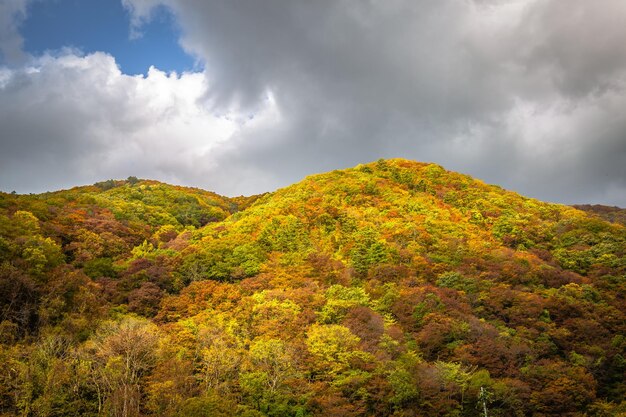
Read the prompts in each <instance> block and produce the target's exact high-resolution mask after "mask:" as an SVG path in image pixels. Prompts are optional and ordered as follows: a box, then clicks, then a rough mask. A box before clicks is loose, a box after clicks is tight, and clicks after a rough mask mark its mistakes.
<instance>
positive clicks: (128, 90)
mask: <svg viewBox="0 0 626 417" xmlns="http://www.w3.org/2000/svg"><path fill="white" fill-rule="evenodd" d="M205 88H206V86H205V80H204V77H203V75H202V74H198V73H189V74H187V73H185V74H182V75H180V76H179V75H177V74H174V73H173V74H169V75H168V74H165V73H163V72H161V71H159V70H157V69H154V68H151V69H150V70H149V71H148V74H147V76H145V77H144V76H141V75H139V76H128V75H124V74H122V73H121V72H120V70H119V68H118V67H117V65H116V63H115V60H114V58H113V57H111V56H110V55H107V54H104V53H95V54H91V55H87V56H77V55H75V54H73V53H66V54H62V55H60V56H56V57H53V56H44V57H41V58H40V59H38V60H37V61H36V62H33V63H32V65H29V66H28V67H24V68H22V69H19V70H8V69H5V70H3V71H2V72H1V73H0V125H1V126H2V133H1V134H0V135H1V137H2V141H1V143H2V152H1V153H0V178H2V188H3V189H5V190H11V189H16V190H19V191H26V192H40V191H45V190H47V189H49V188H50V187H51V186H53V187H55V188H56V187H59V186H62V187H68V186H73V185H77V184H80V183H93V182H95V181H99V180H102V179H106V178H110V177H115V178H120V177H122V178H124V177H126V176H130V175H136V176H141V177H151V178H162V179H164V180H169V181H173V182H180V181H181V178H184V179H187V181H191V182H193V181H196V182H201V181H200V180H201V178H202V176H203V175H204V174H206V172H207V169H208V167H210V166H211V164H212V160H211V158H210V156H207V155H208V154H209V153H210V151H211V149H212V147H214V146H217V144H219V142H220V141H223V140H226V139H227V138H228V137H229V136H230V135H231V133H232V130H233V128H234V123H233V122H231V121H228V120H226V119H224V118H220V117H216V116H215V115H213V114H212V113H210V112H209V111H208V110H207V109H206V108H205V107H203V106H202V105H200V104H199V101H198V100H199V99H200V98H201V96H202V94H203V91H204V90H205Z"/></svg>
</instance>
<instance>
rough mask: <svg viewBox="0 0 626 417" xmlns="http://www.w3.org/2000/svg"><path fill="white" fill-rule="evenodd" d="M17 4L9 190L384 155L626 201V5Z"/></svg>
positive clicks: (199, 178)
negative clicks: (625, 22)
mask: <svg viewBox="0 0 626 417" xmlns="http://www.w3.org/2000/svg"><path fill="white" fill-rule="evenodd" d="M566 3H567V5H566V6H565V5H564V4H565V2H564V1H563V0H333V1H328V0H316V1H307V0H291V1H284V0H281V1H279V0H263V1H259V0H229V1H226V0H205V1H194V0H0V190H3V191H6V192H10V191H13V190H15V191H17V192H19V193H38V192H44V191H51V190H56V189H63V188H70V187H72V186H76V185H83V184H91V183H94V182H97V181H102V180H106V179H109V178H126V177H128V176H137V177H140V178H150V179H157V180H160V181H164V182H168V183H174V184H181V185H189V186H195V187H200V188H204V189H208V190H212V191H215V192H218V193H220V194H224V195H230V196H233V195H240V194H244V195H249V194H256V193H260V192H265V191H272V190H275V189H277V188H279V187H283V186H286V185H289V184H291V183H294V182H297V181H299V180H300V179H302V178H303V177H305V176H307V175H310V174H314V173H320V172H325V171H330V170H333V169H340V168H347V167H351V166H355V165H357V164H359V163H365V162H370V161H375V160H377V159H379V158H392V157H399V158H407V159H413V160H417V161H424V162H435V163H438V164H440V165H442V166H443V167H445V168H446V169H448V170H453V171H459V172H463V173H466V174H469V175H472V176H475V177H477V178H480V179H482V180H484V181H485V182H488V183H491V184H498V185H500V186H502V187H504V188H507V189H510V190H513V191H516V192H519V193H522V194H524V195H527V196H529V197H534V198H538V199H541V200H545V201H551V202H558V203H565V204H575V203H594V204H607V205H617V206H620V207H626V25H624V21H626V1H624V0H596V1H589V0H568V1H567V2H566Z"/></svg>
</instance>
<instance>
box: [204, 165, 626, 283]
mask: <svg viewBox="0 0 626 417" xmlns="http://www.w3.org/2000/svg"><path fill="white" fill-rule="evenodd" d="M201 233H202V236H203V237H202V240H200V241H197V242H196V245H197V248H198V250H199V251H211V252H213V254H215V251H213V249H212V248H214V246H219V247H223V248H227V247H228V242H233V244H235V245H239V244H240V243H242V244H243V243H244V242H245V244H244V247H245V249H241V247H240V246H238V247H240V249H239V251H240V252H241V253H240V254H239V255H241V256H237V257H236V258H237V260H236V261H233V263H236V264H238V265H241V264H245V263H246V262H249V264H250V265H252V264H255V265H257V264H258V263H259V262H260V260H262V259H266V257H267V256H268V255H269V254H278V255H280V256H284V257H286V258H287V259H289V262H292V263H293V262H297V261H303V260H305V259H306V258H307V257H308V256H311V255H315V254H320V253H321V254H324V255H328V256H331V257H332V258H333V259H336V260H340V261H345V262H346V263H347V264H348V265H350V266H351V267H353V269H354V271H355V273H357V274H360V275H366V274H367V273H368V272H371V270H372V269H376V268H380V267H381V266H390V265H391V266H403V267H406V268H408V269H409V270H410V271H411V273H412V274H417V275H419V276H423V277H434V276H436V275H437V274H439V273H441V272H443V271H447V270H462V271H463V272H464V273H466V274H468V275H470V276H474V277H493V278H494V279H496V275H497V279H498V280H510V281H517V282H527V283H533V284H543V285H548V286H551V285H558V284H560V283H561V282H560V281H562V280H563V279H573V278H572V275H568V274H565V275H564V276H563V277H561V278H558V277H557V275H558V273H557V272H558V271H560V270H561V269H565V270H568V271H571V272H574V273H576V274H579V277H578V278H577V279H583V278H582V277H586V276H595V275H597V274H605V272H606V270H607V268H608V269H610V270H612V271H614V272H615V273H623V271H624V267H625V262H624V242H625V238H626V232H625V229H624V227H623V226H620V225H616V224H610V223H607V222H604V221H602V220H600V219H598V218H595V217H592V216H589V215H587V214H585V213H583V212H581V211H579V210H576V209H574V208H572V207H569V206H563V205H556V204H549V203H544V202H540V201H538V200H534V199H530V198H526V197H523V196H520V195H519V194H516V193H513V192H509V191H505V190H503V189H502V188H500V187H497V186H493V185H487V184H485V183H483V182H481V181H478V180H475V179H473V178H471V177H469V176H466V175H462V174H458V173H454V172H449V171H446V170H444V169H443V168H442V167H440V166H438V165H435V164H424V163H417V162H412V161H407V160H401V159H394V160H387V161H378V162H374V163H371V164H366V165H360V166H357V167H355V168H352V169H346V170H340V171H333V172H329V173H325V174H320V175H313V176H310V177H307V178H306V179H304V180H303V181H301V182H299V183H297V184H294V185H292V186H289V187H286V188H283V189H280V190H278V191H276V192H274V193H271V194H268V195H266V196H264V197H262V198H260V199H259V200H257V201H256V202H255V203H254V204H253V205H252V206H251V207H249V208H247V209H246V210H244V211H242V212H239V213H236V214H234V215H233V216H231V217H229V218H228V219H226V220H225V221H224V222H223V223H219V224H213V225H209V226H207V227H206V228H205V229H203V230H202V231H201ZM197 238H199V236H198V237H197ZM244 252H249V253H248V254H245V253H244ZM242 261H244V262H242ZM216 262H218V263H219V261H216ZM222 264H223V263H222ZM253 270H254V271H256V269H254V268H253ZM250 272H253V271H250ZM239 273H241V270H239ZM227 275H228V273H227V272H225V271H223V273H222V274H221V275H220V274H216V275H215V276H214V277H221V278H229V277H228V276H227ZM555 280H556V281H555ZM553 281H554V282H553Z"/></svg>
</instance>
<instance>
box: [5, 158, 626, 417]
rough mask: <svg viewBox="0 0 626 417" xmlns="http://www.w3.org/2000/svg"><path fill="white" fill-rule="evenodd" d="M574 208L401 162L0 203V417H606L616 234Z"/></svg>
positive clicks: (625, 248) (138, 184) (625, 330)
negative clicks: (295, 178)
mask: <svg viewBox="0 0 626 417" xmlns="http://www.w3.org/2000/svg"><path fill="white" fill-rule="evenodd" d="M585 209H586V210H589V211H590V212H592V213H596V214H588V213H585V212H582V211H580V210H577V209H574V208H571V207H566V206H560V205H554V204H548V203H542V202H539V201H536V200H532V199H528V198H525V197H522V196H519V195H517V194H515V193H511V192H507V191H505V190H502V189H501V188H499V187H497V186H491V185H487V184H484V183H482V182H480V181H477V180H474V179H472V178H471V177H468V176H465V175H460V174H456V173H453V172H448V171H446V170H445V169H443V168H442V167H440V166H438V165H435V164H421V163H416V162H412V161H406V160H402V159H393V160H380V161H377V162H374V163H370V164H364V165H360V166H358V167H356V168H354V169H346V170H338V171H333V172H330V173H326V174H320V175H314V176H311V177H308V178H306V179H304V180H303V181H302V182H300V183H298V184H294V185H291V186H289V187H285V188H283V189H280V190H277V191H275V192H273V193H268V194H264V195H261V196H251V197H236V198H226V197H221V196H218V195H216V194H214V193H210V192H206V191H202V190H198V189H192V188H185V187H176V186H170V185H166V184H161V183H158V182H156V181H149V180H141V179H138V178H135V177H129V178H128V179H127V180H125V181H118V180H109V181H105V182H102V183H98V184H96V185H94V186H89V187H77V188H74V189H71V190H66V191H59V192H55V193H46V194H41V195H28V196H20V195H12V194H3V193H0V311H1V312H2V317H0V363H2V364H3V365H6V366H5V367H4V369H6V370H5V372H2V373H0V415H42V416H44V415H47V416H53V415H85V416H95V415H111V416H118V415H119V416H121V415H124V416H138V415H146V416H149V415H152V416H157V415H158V416H205V415H206V416H214V415H215V416H220V415H234V416H315V415H337V416H339V415H341V416H344V415H346V416H350V415H351V416H381V417H383V416H388V417H392V416H406V415H456V416H477V415H481V413H482V407H484V406H487V407H488V409H489V415H493V416H520V417H521V416H525V415H537V416H539V415H544V416H548V415H553V416H554V415H571V416H574V415H599V416H604V415H606V416H609V415H620V414H619V413H623V410H624V402H623V398H624V397H625V396H626V384H625V383H624V371H625V370H626V360H625V359H624V358H625V357H626V337H625V336H624V335H626V325H625V323H626V316H625V311H626V304H625V301H624V297H623V296H622V294H624V293H625V292H626V280H625V277H626V229H625V228H624V226H623V224H621V223H620V222H619V221H617V220H616V221H615V222H614V223H609V222H606V221H604V220H602V217H605V218H608V219H613V220H615V219H618V218H619V214H620V213H621V212H619V210H618V211H615V210H607V209H602V208H593V209H590V208H586V207H585ZM616 216H618V217H616ZM128 312H131V313H128ZM140 316H143V317H140Z"/></svg>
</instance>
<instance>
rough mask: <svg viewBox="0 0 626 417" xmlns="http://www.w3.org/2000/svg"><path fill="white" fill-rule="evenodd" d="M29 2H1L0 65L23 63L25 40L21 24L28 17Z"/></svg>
mask: <svg viewBox="0 0 626 417" xmlns="http://www.w3.org/2000/svg"><path fill="white" fill-rule="evenodd" d="M27 3H28V0H4V1H2V2H0V64H1V63H3V62H4V63H9V64H15V63H20V62H23V61H24V60H25V59H26V54H25V53H24V52H23V51H22V45H23V43H24V40H23V39H22V37H21V36H20V34H19V30H18V27H19V24H20V23H21V22H22V20H23V19H24V17H25V16H26V6H27Z"/></svg>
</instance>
